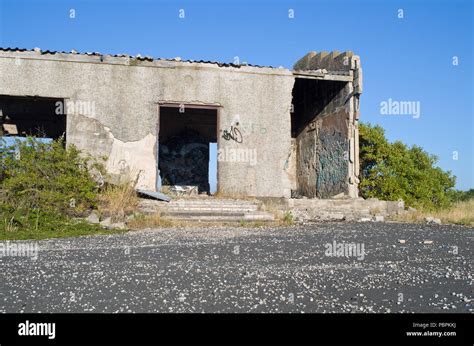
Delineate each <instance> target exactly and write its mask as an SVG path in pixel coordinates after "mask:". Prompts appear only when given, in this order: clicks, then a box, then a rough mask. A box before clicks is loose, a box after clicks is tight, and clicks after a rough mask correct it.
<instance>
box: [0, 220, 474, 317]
mask: <svg viewBox="0 0 474 346" xmlns="http://www.w3.org/2000/svg"><path fill="white" fill-rule="evenodd" d="M473 239H474V228H467V227H461V226H448V225H443V226H438V225H407V224H396V223H321V224H313V225H305V226H297V227H296V226H295V227H291V228H252V229H248V228H247V229H246V228H240V227H239V228H220V229H160V230H146V231H140V232H129V233H126V234H121V235H109V236H92V237H80V238H67V239H55V240H44V241H38V242H27V243H28V244H30V245H31V244H37V246H38V249H39V252H38V253H37V258H36V259H34V258H31V257H24V256H23V257H19V256H13V255H11V254H10V255H9V256H4V257H1V258H0V267H1V269H0V312H173V313H174V312H306V313H310V312H382V313H383V312H441V313H450V312H473V311H474V309H473V305H472V302H473V271H472V264H473V257H474V253H473V247H472V241H473ZM334 242H336V249H340V246H341V245H337V244H348V243H354V245H355V246H356V247H357V246H358V248H356V249H358V250H359V251H358V252H352V253H349V254H348V253H344V254H345V255H348V256H341V255H342V253H341V252H339V253H337V252H335V253H332V252H329V251H330V250H331V248H330V247H329V245H328V244H331V245H332V246H333V245H334ZM2 243H3V246H4V247H5V246H7V244H6V242H2ZM19 243H23V244H25V242H15V244H19ZM0 244H1V243H0ZM11 244H12V242H10V243H9V244H8V245H9V246H10V245H11ZM362 246H363V248H362ZM362 249H363V252H362ZM330 254H334V255H335V256H330Z"/></svg>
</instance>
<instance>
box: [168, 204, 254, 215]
mask: <svg viewBox="0 0 474 346" xmlns="http://www.w3.org/2000/svg"><path fill="white" fill-rule="evenodd" d="M159 209H160V210H162V211H196V212H203V213H205V212H212V211H222V212H238V211H242V212H251V211H257V210H258V207H257V206H245V207H240V206H239V207H201V206H198V207H188V206H186V207H179V206H164V207H161V208H159Z"/></svg>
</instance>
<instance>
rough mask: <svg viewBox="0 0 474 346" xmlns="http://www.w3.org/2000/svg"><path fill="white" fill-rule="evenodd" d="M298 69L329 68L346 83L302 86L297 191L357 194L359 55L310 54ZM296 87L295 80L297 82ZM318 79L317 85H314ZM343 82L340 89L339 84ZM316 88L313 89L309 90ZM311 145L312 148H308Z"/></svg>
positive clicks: (317, 194) (324, 195) (325, 195)
mask: <svg viewBox="0 0 474 346" xmlns="http://www.w3.org/2000/svg"><path fill="white" fill-rule="evenodd" d="M294 69H295V70H297V71H324V72H325V73H326V72H329V73H330V72H331V71H334V73H335V74H341V75H342V74H344V75H347V76H350V77H351V81H349V82H345V83H343V84H341V83H342V82H325V81H317V82H316V83H313V87H311V86H310V84H309V83H311V81H310V80H308V81H307V83H308V86H307V87H304V88H302V89H303V90H302V91H301V92H303V93H313V94H314V95H317V97H308V96H305V95H303V96H301V95H300V96H299V97H300V98H301V99H302V100H303V101H304V102H303V105H302V106H301V105H300V109H301V110H300V113H302V114H303V118H304V122H303V123H306V126H305V128H304V130H303V131H298V136H297V137H296V138H297V146H298V149H297V150H298V156H297V181H298V190H299V191H300V193H301V194H303V195H306V196H308V197H319V198H330V197H333V196H337V195H340V194H342V193H343V194H344V195H345V196H347V197H351V198H356V197H357V196H358V183H359V142H358V141H359V132H358V120H359V114H360V113H359V97H360V94H361V93H362V69H361V67H360V59H359V57H358V56H355V55H353V54H352V52H344V53H339V52H331V53H328V52H320V53H316V52H310V53H308V54H307V55H305V56H304V57H303V58H301V59H300V60H299V61H298V62H297V63H296V64H295V65H294ZM296 83H297V84H296V86H298V81H297V82H296ZM318 83H323V84H319V85H321V86H322V87H321V88H320V87H318ZM341 85H342V86H343V87H342V88H340V86H341ZM312 88H313V89H316V90H315V91H312ZM311 148H315V149H316V150H315V151H312V150H311Z"/></svg>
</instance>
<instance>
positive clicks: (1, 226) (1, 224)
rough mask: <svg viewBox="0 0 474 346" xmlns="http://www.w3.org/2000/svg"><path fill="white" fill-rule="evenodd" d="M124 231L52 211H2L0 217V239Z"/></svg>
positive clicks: (41, 237)
mask: <svg viewBox="0 0 474 346" xmlns="http://www.w3.org/2000/svg"><path fill="white" fill-rule="evenodd" d="M124 232H126V230H120V229H112V230H110V229H105V228H103V227H101V226H100V225H96V224H90V223H88V222H86V221H85V220H80V219H74V218H68V217H65V216H62V215H58V214H53V213H49V214H46V213H41V214H34V213H31V214H29V215H20V214H19V213H2V215H1V219H0V240H39V239H48V238H67V237H79V236H84V235H96V234H114V233H124Z"/></svg>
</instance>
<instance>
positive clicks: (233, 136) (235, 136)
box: [222, 126, 243, 143]
mask: <svg viewBox="0 0 474 346" xmlns="http://www.w3.org/2000/svg"><path fill="white" fill-rule="evenodd" d="M222 138H224V139H225V140H226V141H229V140H233V141H235V142H237V143H242V141H243V138H242V133H241V132H240V130H239V129H238V128H237V127H236V126H231V127H230V130H224V131H222Z"/></svg>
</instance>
